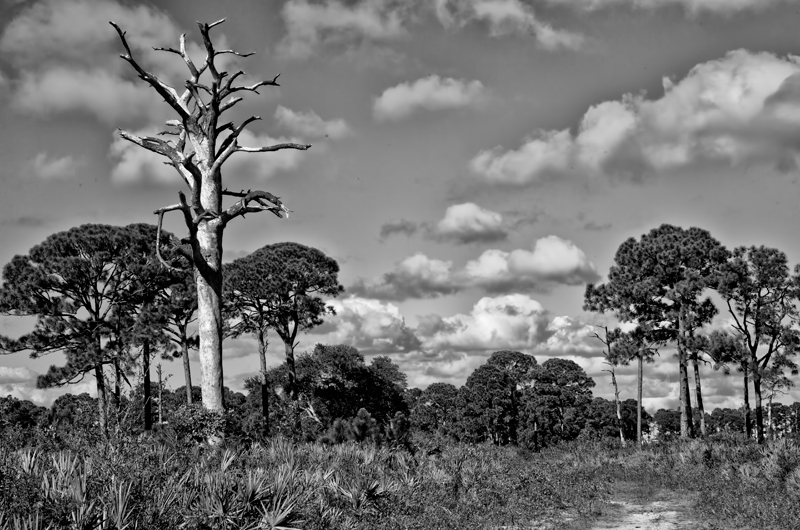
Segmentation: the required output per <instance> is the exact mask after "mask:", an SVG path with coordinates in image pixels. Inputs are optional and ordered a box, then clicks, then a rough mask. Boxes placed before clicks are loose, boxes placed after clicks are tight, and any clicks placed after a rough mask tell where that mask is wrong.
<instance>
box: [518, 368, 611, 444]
mask: <svg viewBox="0 0 800 530" xmlns="http://www.w3.org/2000/svg"><path fill="white" fill-rule="evenodd" d="M594 386H595V382H594V380H593V379H592V378H591V377H589V376H588V375H586V372H585V371H584V370H583V368H581V367H580V366H579V365H578V364H577V363H575V362H574V361H570V360H568V359H559V358H552V359H548V360H546V361H545V362H543V363H542V364H541V365H540V366H539V368H538V369H537V371H536V377H535V382H534V385H533V386H532V387H529V388H527V389H525V392H524V394H523V404H524V414H523V421H522V422H521V423H522V430H523V433H522V439H523V443H525V445H529V446H533V447H536V448H538V447H542V446H546V445H550V444H553V443H557V442H559V441H567V440H573V439H575V438H577V436H578V435H579V434H580V432H581V431H582V430H583V428H584V426H585V423H586V411H587V407H588V405H589V403H590V402H591V400H592V388H594Z"/></svg>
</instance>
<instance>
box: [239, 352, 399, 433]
mask: <svg viewBox="0 0 800 530" xmlns="http://www.w3.org/2000/svg"><path fill="white" fill-rule="evenodd" d="M386 359H387V360H388V358H386ZM387 360H382V361H379V362H378V363H377V364H376V363H374V362H373V363H372V364H371V365H367V364H366V363H365V362H364V356H363V355H362V354H361V353H360V352H359V351H358V350H357V349H356V348H353V347H352V346H346V345H341V344H340V345H326V344H317V345H316V346H315V348H314V351H313V352H311V353H305V354H301V355H299V356H298V358H297V363H296V369H297V393H298V399H297V400H290V403H286V401H287V400H286V399H285V397H286V393H283V395H282V398H281V399H280V400H279V402H278V408H279V409H281V408H282V409H286V410H272V411H270V413H271V414H272V413H275V415H277V416H281V415H284V416H286V417H288V416H287V415H288V414H290V410H291V409H292V408H293V407H294V408H297V407H298V406H299V407H300V410H305V412H306V414H307V415H308V416H309V417H310V418H311V419H312V420H313V421H315V422H317V423H318V426H319V427H320V428H322V429H327V428H328V427H329V426H330V425H331V424H332V423H333V422H334V420H336V419H337V418H339V419H349V418H353V417H355V416H356V414H357V413H358V411H359V409H361V408H363V409H365V410H366V411H368V412H369V413H370V414H371V415H372V417H374V418H375V419H376V421H377V422H378V423H380V424H382V425H386V424H388V422H389V421H390V420H391V419H392V418H393V417H394V416H395V415H396V414H397V412H403V413H404V414H405V413H407V412H408V408H407V405H406V401H405V399H404V397H403V396H404V389H405V387H404V384H403V383H399V382H398V377H396V376H395V377H391V376H390V377H387V376H386V374H387V373H388V374H392V373H395V374H396V373H398V372H399V368H397V367H396V366H395V365H392V366H387V364H388V363H390V361H388V362H387ZM376 368H377V369H376ZM267 378H268V381H269V385H270V387H272V388H286V386H287V382H288V379H289V370H288V367H287V365H286V363H284V364H282V365H280V366H277V367H275V368H273V369H271V370H269V371H268V372H267ZM249 388H250V389H251V392H252V391H253V390H252V389H253V388H254V384H253V383H250V384H249ZM292 402H293V404H292ZM273 408H274V407H273ZM296 427H297V426H296V425H293V426H291V428H296Z"/></svg>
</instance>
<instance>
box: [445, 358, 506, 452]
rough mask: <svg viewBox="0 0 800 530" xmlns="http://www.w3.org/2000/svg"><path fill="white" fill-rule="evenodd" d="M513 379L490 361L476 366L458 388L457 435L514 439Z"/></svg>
mask: <svg viewBox="0 0 800 530" xmlns="http://www.w3.org/2000/svg"><path fill="white" fill-rule="evenodd" d="M516 392H517V388H516V382H515V381H514V379H512V377H511V376H510V375H509V374H508V372H506V371H505V370H502V369H501V368H498V367H497V366H495V365H493V364H488V363H487V364H483V365H481V366H479V367H478V368H477V369H476V370H475V371H474V372H472V374H470V376H469V377H468V378H467V382H466V384H465V385H464V386H463V387H461V388H460V389H459V398H458V403H459V405H458V408H459V412H460V423H461V428H460V431H461V435H462V437H463V439H464V440H466V441H469V442H473V443H479V442H483V441H491V442H492V443H494V444H496V445H506V444H509V443H513V442H515V441H516V434H517V433H516V426H517V414H518V410H517V407H518V405H517V401H516V399H515V394H516Z"/></svg>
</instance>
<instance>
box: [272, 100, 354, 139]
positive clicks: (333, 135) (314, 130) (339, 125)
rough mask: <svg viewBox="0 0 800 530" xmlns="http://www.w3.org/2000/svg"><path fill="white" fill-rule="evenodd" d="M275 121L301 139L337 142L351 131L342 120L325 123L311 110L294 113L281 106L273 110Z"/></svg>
mask: <svg viewBox="0 0 800 530" xmlns="http://www.w3.org/2000/svg"><path fill="white" fill-rule="evenodd" d="M275 119H276V120H277V121H278V124H279V125H281V126H282V127H285V128H286V129H287V130H288V131H289V132H291V133H292V134H296V135H298V136H301V137H303V138H325V137H328V138H330V139H332V140H338V139H340V138H344V137H346V136H350V135H351V134H352V131H351V130H350V126H349V125H347V122H346V121H344V120H343V119H336V120H330V121H325V120H323V119H322V118H320V117H319V116H318V115H317V113H316V112H314V111H313V110H308V111H307V112H296V111H293V110H292V109H288V108H286V107H284V106H283V105H278V108H277V109H275Z"/></svg>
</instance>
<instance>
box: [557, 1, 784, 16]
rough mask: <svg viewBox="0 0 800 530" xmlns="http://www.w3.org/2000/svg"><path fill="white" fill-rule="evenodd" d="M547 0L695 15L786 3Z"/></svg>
mask: <svg viewBox="0 0 800 530" xmlns="http://www.w3.org/2000/svg"><path fill="white" fill-rule="evenodd" d="M547 2H548V3H550V4H553V5H565V6H569V7H572V8H575V9H583V10H586V11H593V10H597V9H604V8H608V7H616V6H623V7H631V8H636V9H659V8H662V7H672V6H680V7H682V8H683V9H684V10H685V11H686V13H688V14H690V15H697V14H699V13H701V12H708V13H715V14H720V15H731V14H734V13H739V12H743V11H762V10H766V9H769V8H772V7H775V6H777V5H779V4H782V3H788V1H787V0H547Z"/></svg>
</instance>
